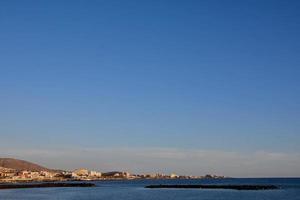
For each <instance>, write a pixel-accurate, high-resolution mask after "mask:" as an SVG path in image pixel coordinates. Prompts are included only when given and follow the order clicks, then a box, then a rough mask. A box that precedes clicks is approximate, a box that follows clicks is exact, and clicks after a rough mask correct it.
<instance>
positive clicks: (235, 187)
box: [145, 185, 279, 190]
mask: <svg viewBox="0 0 300 200" xmlns="http://www.w3.org/2000/svg"><path fill="white" fill-rule="evenodd" d="M145 188H150V189H151V188H152V189H155V188H174V189H176V188H178V189H232V190H275V189H279V187H277V186H275V185H148V186H146V187H145Z"/></svg>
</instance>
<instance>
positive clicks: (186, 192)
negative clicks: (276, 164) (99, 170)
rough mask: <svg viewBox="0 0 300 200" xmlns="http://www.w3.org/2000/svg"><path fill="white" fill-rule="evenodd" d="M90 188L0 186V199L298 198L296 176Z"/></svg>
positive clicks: (114, 183) (109, 184) (111, 183)
mask: <svg viewBox="0 0 300 200" xmlns="http://www.w3.org/2000/svg"><path fill="white" fill-rule="evenodd" d="M94 183H95V184H96V187H91V188H33V189H10V190H0V199H1V200H2V199H3V200H50V199H51V200H300V178H252V179H247V178H243V179H219V180H208V179H202V180H131V181H97V182H94ZM150 184H273V185H276V186H279V187H280V189H278V190H262V191H237V190H225V189H146V188H144V186H146V185H150Z"/></svg>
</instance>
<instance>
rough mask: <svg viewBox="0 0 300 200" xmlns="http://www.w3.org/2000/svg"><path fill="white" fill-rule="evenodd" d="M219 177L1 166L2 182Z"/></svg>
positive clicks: (213, 177) (214, 177)
mask: <svg viewBox="0 0 300 200" xmlns="http://www.w3.org/2000/svg"><path fill="white" fill-rule="evenodd" d="M200 178H210V179H219V178H225V177H224V176H217V175H205V176H185V175H177V174H174V173H172V174H169V175H165V174H160V173H157V174H130V173H129V172H119V171H113V172H105V173H101V172H97V171H92V170H87V169H77V170H74V171H62V170H51V171H30V170H16V169H11V168H5V167H0V182H31V181H37V182H39V181H92V180H131V179H200Z"/></svg>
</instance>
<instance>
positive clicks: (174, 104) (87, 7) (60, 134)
mask: <svg viewBox="0 0 300 200" xmlns="http://www.w3.org/2000/svg"><path fill="white" fill-rule="evenodd" d="M299 9H300V2H299V1H293V0H291V1H279V0H273V1H271V0H266V1H258V0H254V1H250V0H249V1H237V0H235V1H226V2H225V1H192V0H191V1H168V0H164V1H79V0H76V1H67V0H66V1H57V0H53V1H33V0H28V1H14V0H12V1H0V27H1V30H0V91H1V92H0V137H1V138H0V157H15V158H19V159H23V160H30V161H33V162H36V163H39V164H42V165H44V166H47V167H51V168H59V169H75V168H79V167H86V168H91V169H97V170H100V171H108V170H128V171H131V172H149V173H152V172H157V171H159V172H164V173H171V172H176V173H178V174H191V175H204V174H206V173H216V174H219V175H225V176H234V177H281V176H288V177H296V176H297V177H300V171H299V169H300V145H299V143H300V134H299V132H300V123H299V119H300V78H299V77H300V66H299V63H300V56H299V55H300V39H299V35H300V12H299Z"/></svg>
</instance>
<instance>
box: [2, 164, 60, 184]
mask: <svg viewBox="0 0 300 200" xmlns="http://www.w3.org/2000/svg"><path fill="white" fill-rule="evenodd" d="M59 179H61V177H60V173H58V172H48V171H29V170H15V169H10V168H4V167H0V180H1V181H31V180H34V181H39V180H59Z"/></svg>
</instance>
